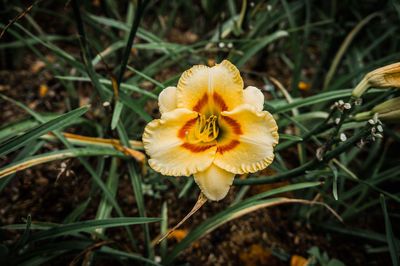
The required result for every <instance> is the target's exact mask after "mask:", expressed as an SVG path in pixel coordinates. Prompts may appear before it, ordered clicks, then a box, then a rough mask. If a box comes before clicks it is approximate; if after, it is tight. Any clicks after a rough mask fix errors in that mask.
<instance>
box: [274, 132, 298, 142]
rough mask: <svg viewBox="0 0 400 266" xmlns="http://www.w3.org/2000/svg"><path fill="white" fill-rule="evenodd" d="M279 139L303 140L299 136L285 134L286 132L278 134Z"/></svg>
mask: <svg viewBox="0 0 400 266" xmlns="http://www.w3.org/2000/svg"><path fill="white" fill-rule="evenodd" d="M279 139H280V140H282V139H288V140H295V141H303V139H302V138H301V137H299V136H292V135H287V134H282V133H280V134H279Z"/></svg>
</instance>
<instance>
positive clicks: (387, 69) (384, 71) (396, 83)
mask: <svg viewBox="0 0 400 266" xmlns="http://www.w3.org/2000/svg"><path fill="white" fill-rule="evenodd" d="M371 87H375V88H390V87H396V88H400V62H398V63H394V64H391V65H388V66H384V67H381V68H378V69H375V70H374V71H371V72H369V73H368V74H367V75H365V76H364V78H363V79H362V80H361V82H360V83H358V85H357V86H356V87H355V88H354V90H353V92H352V95H353V96H354V97H356V98H359V97H361V95H362V94H363V93H364V92H365V91H366V90H368V89H369V88H371Z"/></svg>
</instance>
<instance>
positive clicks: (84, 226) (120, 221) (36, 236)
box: [29, 217, 161, 242]
mask: <svg viewBox="0 0 400 266" xmlns="http://www.w3.org/2000/svg"><path fill="white" fill-rule="evenodd" d="M159 221H161V219H160V218H144V217H118V218H110V219H104V220H89V221H81V222H76V223H72V224H66V225H60V226H56V227H53V228H51V229H49V230H46V231H41V232H37V233H33V234H32V235H31V237H30V239H29V240H30V242H33V241H38V240H43V239H48V238H55V237H58V236H62V235H68V234H70V233H74V232H82V231H88V230H94V229H96V228H107V227H117V226H126V225H134V224H145V223H152V222H159Z"/></svg>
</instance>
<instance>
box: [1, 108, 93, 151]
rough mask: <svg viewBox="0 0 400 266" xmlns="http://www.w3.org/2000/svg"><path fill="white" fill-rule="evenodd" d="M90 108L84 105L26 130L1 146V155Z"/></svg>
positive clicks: (61, 125) (59, 126)
mask: <svg viewBox="0 0 400 266" xmlns="http://www.w3.org/2000/svg"><path fill="white" fill-rule="evenodd" d="M88 109H89V106H83V107H80V108H77V109H75V110H73V111H71V112H69V113H66V114H63V115H61V116H59V117H58V118H55V119H52V120H50V121H48V122H46V123H44V124H42V125H40V126H38V127H36V128H35V129H32V130H30V131H28V132H26V133H25V134H23V135H20V136H18V137H15V138H12V139H10V140H9V141H7V142H6V143H4V144H3V145H1V146H0V156H3V155H6V154H8V153H10V152H12V151H15V150H16V149H18V148H20V147H22V146H24V145H25V144H26V143H28V142H29V141H31V140H34V139H36V138H38V137H40V136H42V135H44V134H46V133H48V132H50V131H53V130H56V129H59V128H61V127H63V126H64V125H65V123H66V122H68V121H70V120H73V119H75V118H77V117H79V116H81V115H83V114H84V113H86V111H87V110H88Z"/></svg>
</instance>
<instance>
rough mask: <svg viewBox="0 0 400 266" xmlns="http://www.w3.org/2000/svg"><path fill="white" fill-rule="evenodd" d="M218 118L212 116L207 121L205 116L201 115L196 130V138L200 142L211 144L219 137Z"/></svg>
mask: <svg viewBox="0 0 400 266" xmlns="http://www.w3.org/2000/svg"><path fill="white" fill-rule="evenodd" d="M218 133H219V128H218V126H217V116H215V115H211V116H209V117H208V118H207V119H206V117H205V115H203V114H199V116H198V117H197V121H196V127H195V129H194V136H195V138H196V140H197V141H198V142H210V141H213V140H215V139H216V138H217V137H218Z"/></svg>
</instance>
